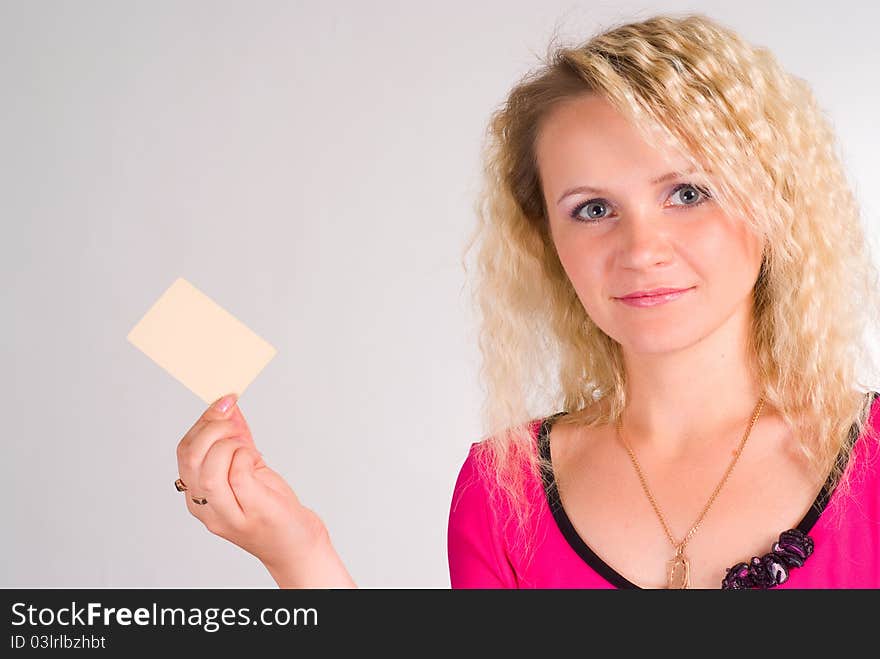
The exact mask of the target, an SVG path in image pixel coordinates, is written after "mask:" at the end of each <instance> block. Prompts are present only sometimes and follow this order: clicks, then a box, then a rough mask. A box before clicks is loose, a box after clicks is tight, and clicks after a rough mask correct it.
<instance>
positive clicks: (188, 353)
mask: <svg viewBox="0 0 880 659" xmlns="http://www.w3.org/2000/svg"><path fill="white" fill-rule="evenodd" d="M127 338H128V340H129V341H130V342H131V343H132V344H133V345H134V346H135V347H137V348H138V349H140V350H141V351H143V353H144V354H145V355H147V357H149V358H150V359H152V360H153V361H154V362H156V363H157V364H158V365H159V366H161V367H162V368H164V369H165V370H166V371H168V373H170V374H171V376H172V377H174V378H176V379H177V380H178V381H180V382H181V383H183V385H184V386H186V387H187V388H188V389H189V390H190V391H192V392H193V393H194V394H195V395H196V396H198V397H199V398H201V399H202V400H203V401H204V402H205V404H206V405H210V404H211V403H213V402H214V401H215V400H217V399H218V398H220V397H221V396H223V395H225V394H228V393H236V394H238V396H239V398H240V397H241V394H242V393H244V390H245V389H246V388H247V387H248V385H250V383H251V382H253V380H254V378H256V377H257V375H258V374H259V373H260V371H262V370H263V368H264V367H265V366H266V364H268V363H269V362H270V361H271V360H272V358H273V357H274V356H275V354H276V353H277V351H276V350H275V348H273V347H272V346H271V345H269V343H267V342H266V341H265V340H264V339H263V338H262V337H260V336H258V335H257V334H256V333H254V332H253V331H252V330H251V329H249V328H248V327H247V326H246V325H245V324H244V323H242V322H241V321H240V320H238V319H237V318H236V317H235V316H233V315H232V314H231V313H229V312H228V311H226V310H225V309H224V308H223V307H221V306H220V305H219V304H217V303H216V302H214V300H212V299H211V298H209V297H208V296H207V295H205V294H204V293H202V292H201V291H200V290H198V289H197V288H196V287H195V286H193V285H192V284H191V283H189V282H188V281H187V280H186V279H183V278H178V279H177V280H176V281H175V282H174V283H173V284H171V286H170V287H169V288H168V290H166V291H165V292H164V293H163V294H162V295H161V296H160V297H159V299H158V300H156V303H155V304H153V306H152V307H151V308H150V310H149V311H147V313H146V314H145V315H144V317H143V318H141V319H140V321H139V322H138V323H137V325H135V326H134V328H133V329H132V330H131V331H130V332H129V333H128V337H127Z"/></svg>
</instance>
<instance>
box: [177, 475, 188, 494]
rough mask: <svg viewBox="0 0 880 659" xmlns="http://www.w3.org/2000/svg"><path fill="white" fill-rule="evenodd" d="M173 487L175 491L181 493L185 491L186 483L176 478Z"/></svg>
mask: <svg viewBox="0 0 880 659" xmlns="http://www.w3.org/2000/svg"><path fill="white" fill-rule="evenodd" d="M174 487H175V488H176V489H177V491H178V492H183V491H185V490H186V483H184V482H183V481H182V480H181V479H179V478H178V479H177V480H176V481H174Z"/></svg>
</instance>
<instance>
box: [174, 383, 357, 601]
mask: <svg viewBox="0 0 880 659" xmlns="http://www.w3.org/2000/svg"><path fill="white" fill-rule="evenodd" d="M224 402H227V403H228V407H227V408H226V409H225V410H224V409H223V408H221V406H220V405H221V404H222V403H224ZM177 466H178V470H179V474H180V479H181V480H182V481H183V482H184V484H185V485H186V487H187V490H186V492H185V493H184V494H185V498H186V507H187V508H188V509H189V511H190V513H192V514H193V516H195V517H196V518H198V519H199V520H201V522H202V523H203V524H204V525H205V526H206V527H207V529H208V530H209V531H210V532H211V533H214V534H215V535H218V536H220V537H222V538H225V539H227V540H229V541H230V542H232V543H234V544H236V545H238V546H239V547H241V548H242V549H244V550H245V551H247V552H249V553H251V554H253V555H254V556H256V557H257V558H258V559H259V560H260V561H261V562H262V563H263V564H264V565H265V566H266V568H267V569H268V570H269V572H270V574H272V577H273V578H274V579H275V580H276V582H278V585H279V586H281V587H293V588H296V587H300V588H309V587H317V588H324V587H355V584H354V582H353V581H352V580H351V577H350V576H349V575H348V572H347V571H346V569H345V566H344V565H343V564H342V562H341V561H340V560H339V557H338V555H337V554H336V551H335V550H334V549H333V546H332V543H331V542H330V536H329V534H328V532H327V529H326V527H325V526H324V523H323V522H322V521H321V519H320V518H319V517H318V515H317V514H315V512H314V511H312V510H310V509H308V508H306V507H304V506H303V505H302V504H300V502H299V499H298V498H297V496H296V494H294V492H293V490H292V489H291V488H290V487H289V486H288V485H287V483H286V482H285V481H284V479H283V478H282V477H281V476H280V475H278V474H277V473H276V472H275V471H273V470H272V469H270V468H269V467H268V466H267V465H266V463H265V462H264V461H263V459H262V456H261V455H260V453H259V451H257V447H256V445H255V444H254V439H253V437H252V436H251V431H250V428H249V427H248V425H247V422H246V421H245V419H244V416H243V415H242V413H241V410H240V409H239V407H238V404H237V399H236V396H235V394H230V395H228V396H224V397H223V398H221V399H220V400H218V401H216V402H215V403H214V404H213V405H211V406H210V407H209V408H208V409H207V410H205V413H204V414H202V416H201V417H200V418H199V419H198V420H197V421H196V422H195V424H193V426H192V428H190V429H189V431H188V432H187V433H186V435H184V437H183V439H181V440H180V443H179V444H178V445H177ZM193 498H196V499H202V498H204V499H206V500H207V503H205V504H202V505H200V504H198V503H196V502H195V501H194V500H193Z"/></svg>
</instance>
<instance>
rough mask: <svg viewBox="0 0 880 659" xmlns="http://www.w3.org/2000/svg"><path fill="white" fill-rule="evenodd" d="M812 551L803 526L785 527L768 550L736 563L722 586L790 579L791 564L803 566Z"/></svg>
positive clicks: (761, 584)
mask: <svg viewBox="0 0 880 659" xmlns="http://www.w3.org/2000/svg"><path fill="white" fill-rule="evenodd" d="M812 553H813V539H812V538H811V537H810V536H808V535H807V534H805V533H804V532H803V531H801V530H800V529H789V530H788V531H783V532H782V533H781V534H780V535H779V540H778V541H777V542H775V543H773V549H772V551H771V552H770V553H769V554H764V556H760V557H759V556H754V557H752V560H751V561H749V562H748V563H737V564H736V565H734V566H733V567H732V568H730V569H728V570H727V574H726V575H725V577H724V579H723V580H722V581H721V589H722V590H741V589H746V588H761V589H767V588H773V587H774V586H777V585H779V584H781V583H785V582H786V581H788V577H789V574H790V570H791V568H793V567H801V566H802V565H803V564H804V562H805V561H806V560H807V558H809V557H810V555H811V554H812Z"/></svg>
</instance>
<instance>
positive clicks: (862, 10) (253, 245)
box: [0, 0, 880, 588]
mask: <svg viewBox="0 0 880 659" xmlns="http://www.w3.org/2000/svg"><path fill="white" fill-rule="evenodd" d="M662 10H671V11H681V10H699V11H703V12H706V13H707V14H709V15H710V16H713V17H714V18H717V19H718V20H720V21H723V22H725V23H726V24H728V25H730V26H731V27H733V28H735V29H737V30H738V31H740V32H741V34H742V35H743V36H745V37H746V38H747V39H749V40H751V41H753V42H756V43H761V44H764V45H767V46H770V47H771V48H772V49H773V50H774V52H775V53H776V54H777V56H778V57H779V58H780V59H781V60H782V62H783V63H784V65H785V66H787V67H788V68H789V69H790V70H791V71H793V72H795V73H796V74H798V75H800V76H802V77H805V78H807V79H808V80H809V81H810V82H811V83H812V85H813V87H814V89H815V90H816V93H817V94H818V95H819V97H820V99H821V102H822V104H823V106H824V107H825V108H826V109H827V111H828V114H829V115H830V116H831V117H832V119H833V121H834V123H835V125H836V127H837V130H838V134H839V137H840V140H841V143H842V148H843V151H844V153H845V156H846V162H847V166H848V168H849V171H850V172H851V175H852V179H853V183H854V185H855V187H856V190H857V193H858V195H859V198H860V200H861V201H862V203H863V204H864V208H865V217H866V221H867V222H868V223H869V225H870V231H871V235H872V237H873V236H876V235H877V234H878V232H880V230H878V227H880V221H878V208H880V202H878V189H880V186H878V184H877V183H878V171H877V153H880V140H878V133H877V106H878V101H880V98H878V92H877V82H878V78H877V65H878V63H880V46H878V40H877V38H876V34H875V32H876V29H875V26H876V24H877V23H878V21H880V9H878V6H877V5H876V4H875V5H873V6H870V5H867V4H865V3H861V2H855V1H852V2H837V3H835V4H834V6H833V11H831V10H830V9H829V7H828V6H827V4H826V3H824V2H823V3H819V2H815V3H803V2H773V3H768V2H740V3H735V4H734V5H733V6H731V3H729V2H690V3H678V2H659V3H630V2H602V3H591V2H580V3H574V2H552V1H542V2H523V1H513V0H504V1H500V0H493V1H492V2H472V1H470V2H444V3H436V2H355V1H353V0H349V1H348V2H337V3H326V2H317V1H313V2H267V1H261V2H213V1H212V2H167V1H162V2H158V1H152V2H118V1H102V2H97V1H90V2H85V1H83V2H46V1H40V2H36V1H35V2H25V1H20V2H10V1H8V0H4V1H3V2H0V94H2V103H0V218H2V223H3V240H2V242H0V249H2V254H0V256H2V260H0V268H2V275H3V282H4V286H3V295H4V300H3V305H2V308H3V311H4V313H5V315H6V321H5V322H4V323H3V324H2V341H0V350H2V355H3V371H4V373H5V374H6V376H5V377H4V378H3V380H2V385H0V386H2V392H0V393H2V401H3V410H4V414H3V420H4V428H3V455H2V459H0V483H2V485H0V487H2V489H0V494H2V497H3V498H2V500H3V514H4V518H3V520H2V527H0V528H2V530H0V533H2V544H0V552H2V556H0V584H2V585H3V586H21V587H25V586H30V587H129V586H134V587H175V586H177V587H213V586H225V587H254V586H255V587H274V586H275V584H274V582H273V581H272V579H271V577H270V576H269V575H268V573H267V572H265V570H264V569H263V567H262V565H261V564H260V563H259V562H258V561H257V560H256V559H255V558H254V557H253V556H251V555H250V554H247V553H245V552H244V551H242V550H240V549H239V548H238V547H236V546H234V545H232V544H230V543H228V542H226V541H224V540H222V539H220V538H218V537H217V536H214V535H212V534H210V533H209V532H208V531H207V530H206V529H205V528H204V526H202V525H201V523H200V522H198V521H197V520H196V519H195V518H193V517H192V516H190V515H189V513H188V512H187V511H186V509H185V505H184V501H183V499H182V496H181V495H180V494H179V493H178V492H176V491H175V490H174V488H173V486H172V482H173V480H174V478H175V477H176V475H177V469H176V458H175V447H176V445H177V442H178V441H179V439H180V437H181V436H182V435H183V433H184V432H185V431H186V430H187V429H188V428H189V427H190V426H191V425H192V423H193V422H194V421H195V420H196V418H197V417H198V416H199V415H200V414H201V413H202V411H203V407H204V406H203V404H202V401H201V400H199V399H198V398H197V397H196V396H194V395H193V394H192V393H191V392H189V391H188V390H187V389H186V388H185V387H183V386H182V385H181V384H180V383H178V382H177V381H176V380H174V379H173V378H171V377H170V376H169V375H168V374H167V373H165V371H163V370H162V369H160V368H159V367H158V366H156V365H155V364H154V363H153V362H152V361H151V360H149V359H148V358H147V357H146V356H145V355H143V354H142V353H141V352H140V351H138V350H137V349H135V348H134V347H133V346H132V345H130V344H129V343H128V342H127V341H126V340H125V337H126V334H127V333H128V331H129V330H130V329H131V327H132V326H133V325H134V323H136V322H137V321H138V320H139V319H140V318H141V316H142V315H143V314H144V313H145V311H146V310H147V308H148V307H149V306H150V305H151V304H152V303H153V302H154V301H155V300H156V298H157V297H158V296H159V295H160V294H161V293H162V292H163V291H164V290H165V289H166V288H167V286H168V285H170V283H171V282H172V281H173V280H174V279H175V278H176V277H178V276H182V277H185V278H187V279H188V280H189V281H191V282H192V283H193V284H194V285H196V286H197V287H198V288H200V289H201V290H202V291H204V292H205V293H206V294H208V295H209V296H211V297H212V298H214V299H215V300H216V301H217V302H218V303H220V304H221V305H222V306H223V307H225V308H226V309H228V310H229V311H230V312H231V313H233V314H234V315H235V316H236V317H238V318H239V319H241V320H242V321H243V322H244V323H245V324H247V325H248V326H249V327H251V328H252V329H254V330H255V331H256V332H257V333H259V334H260V335H261V336H263V337H264V338H265V339H266V340H268V341H269V342H270V343H272V344H273V345H274V346H275V347H276V348H277V349H278V355H277V356H276V358H275V359H274V360H273V361H272V362H270V364H269V365H268V366H267V367H266V369H265V370H264V371H263V372H262V373H261V374H260V375H259V376H258V378H257V379H256V380H255V381H254V383H253V384H252V385H251V386H250V387H249V388H248V389H247V390H246V391H245V393H244V395H243V397H242V399H241V407H242V410H243V411H244V413H245V416H246V417H247V419H248V421H249V423H250V425H251V428H252V430H253V433H254V437H255V439H256V442H257V445H258V446H259V447H260V449H261V450H262V452H263V453H264V454H265V456H266V459H267V461H268V462H269V464H270V465H272V466H273V468H275V469H276V470H278V471H279V472H281V473H282V474H283V475H285V477H286V478H287V479H288V482H289V483H290V484H291V486H292V487H293V488H294V489H295V490H296V492H297V494H298V495H299V497H300V499H301V500H302V502H303V503H304V504H306V505H308V506H309V507H312V508H313V509H315V510H316V511H317V512H318V513H319V514H320V515H321V516H322V517H323V519H324V520H325V522H326V523H327V525H328V527H329V529H330V531H331V535H332V537H333V540H334V542H335V544H336V547H337V549H338V550H339V553H340V555H341V556H342V558H343V560H344V561H345V562H346V564H347V565H348V567H349V570H350V571H351V574H352V576H353V577H354V579H355V581H356V582H357V583H358V584H359V585H361V586H366V587H437V588H445V587H448V585H449V577H448V571H447V564H446V523H447V515H448V510H449V503H450V497H451V493H452V487H453V484H454V482H455V478H456V476H457V473H458V469H459V467H460V466H461V462H462V461H463V459H464V457H465V456H466V454H467V449H468V447H469V445H470V443H471V442H473V441H477V440H478V439H479V438H480V435H481V429H480V428H479V425H478V414H479V405H480V402H481V396H482V392H481V389H480V386H479V384H478V382H477V379H476V378H477V376H476V373H477V365H478V359H477V358H478V351H477V344H476V334H475V327H474V321H473V318H472V316H471V315H470V314H469V313H468V307H467V295H466V289H465V274H464V272H463V269H462V267H461V265H460V256H461V250H462V247H463V245H464V242H465V238H466V236H467V234H468V232H469V231H470V229H471V227H472V225H473V222H474V215H473V210H472V203H473V196H474V194H475V192H476V190H477V186H478V184H479V171H480V170H479V161H478V156H479V146H480V142H481V139H482V135H483V130H484V128H485V123H486V121H487V119H488V116H489V113H490V112H491V110H492V109H494V108H495V107H496V106H497V104H499V103H500V102H501V101H502V100H503V98H504V95H505V93H506V92H507V90H508V89H509V88H510V86H511V85H512V84H513V83H514V82H515V81H516V79H517V78H518V77H519V76H520V75H522V74H523V73H525V72H526V71H527V70H529V69H531V68H532V67H533V66H534V65H535V64H536V63H537V60H536V55H538V54H541V53H543V52H544V50H545V47H546V44H547V41H548V39H549V37H550V35H551V33H552V32H553V31H554V29H558V31H559V32H560V34H562V35H563V37H571V38H573V39H574V38H577V39H579V38H581V37H585V36H587V35H588V34H591V33H592V32H593V31H595V30H596V29H598V28H600V27H603V26H605V25H607V24H609V23H610V22H612V21H616V20H618V19H620V18H627V19H638V18H645V17H647V16H649V15H652V14H653V13H655V12H656V11H662ZM829 212H833V209H829ZM217 357H218V359H222V355H218V356H217ZM548 412H549V410H548Z"/></svg>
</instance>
